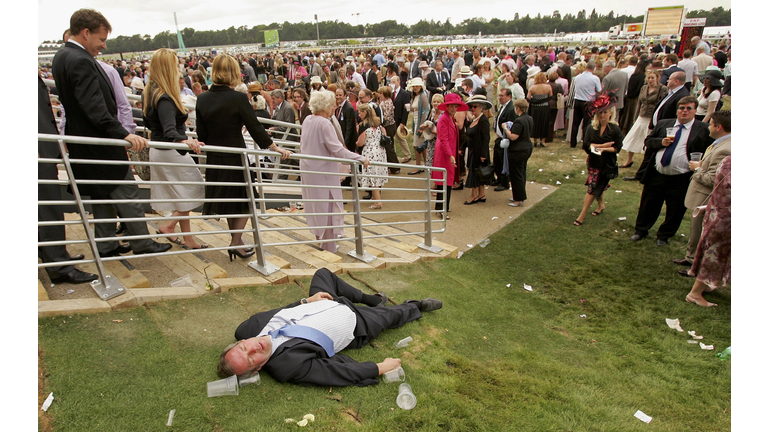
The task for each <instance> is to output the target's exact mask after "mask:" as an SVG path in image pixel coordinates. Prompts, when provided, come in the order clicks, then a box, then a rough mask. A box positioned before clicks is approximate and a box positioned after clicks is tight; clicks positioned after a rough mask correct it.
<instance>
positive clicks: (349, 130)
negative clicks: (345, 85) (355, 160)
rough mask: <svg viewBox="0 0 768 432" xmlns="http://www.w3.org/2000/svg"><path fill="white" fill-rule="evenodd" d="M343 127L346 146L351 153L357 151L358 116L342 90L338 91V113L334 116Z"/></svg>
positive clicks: (342, 131)
mask: <svg viewBox="0 0 768 432" xmlns="http://www.w3.org/2000/svg"><path fill="white" fill-rule="evenodd" d="M334 115H335V116H336V119H337V120H338V121H339V125H341V133H342V135H343V136H344V146H345V147H346V148H347V150H349V151H352V152H353V151H355V150H357V129H356V126H357V125H356V123H355V119H356V115H355V109H354V108H352V104H350V103H349V101H348V100H347V93H346V92H345V91H344V89H342V88H338V89H336V112H335V114H334Z"/></svg>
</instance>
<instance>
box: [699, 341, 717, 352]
mask: <svg viewBox="0 0 768 432" xmlns="http://www.w3.org/2000/svg"><path fill="white" fill-rule="evenodd" d="M699 346H700V347H701V349H703V350H707V351H712V350H713V349H715V346H714V345H704V342H699Z"/></svg>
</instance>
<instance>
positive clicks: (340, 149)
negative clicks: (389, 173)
mask: <svg viewBox="0 0 768 432" xmlns="http://www.w3.org/2000/svg"><path fill="white" fill-rule="evenodd" d="M335 108H336V97H335V96H334V94H333V92H329V91H327V90H316V91H314V92H312V95H311V96H310V98H309V109H310V111H312V115H310V116H309V117H307V118H306V119H305V120H304V125H303V127H302V130H301V142H300V144H301V145H300V147H299V148H300V153H301V154H303V155H312V156H323V157H333V158H342V159H350V160H355V161H358V162H362V163H363V167H365V168H368V158H366V157H363V156H362V155H359V154H357V153H354V152H351V151H349V150H347V148H346V147H344V144H342V142H341V141H340V140H339V136H338V135H337V134H336V130H335V128H334V126H333V123H331V120H330V117H331V115H333V111H334V110H335ZM299 165H300V167H301V170H302V171H321V172H327V173H328V174H309V173H305V172H302V174H301V184H302V185H306V186H321V187H312V188H309V187H307V188H302V189H301V197H302V199H303V200H304V213H305V214H307V215H306V216H305V217H306V219H307V225H308V226H310V227H325V226H340V225H342V224H343V223H344V216H343V215H342V214H341V213H342V212H343V211H344V204H343V202H342V199H343V197H342V194H341V189H338V186H339V183H341V177H339V163H338V162H330V161H319V160H307V159H301V161H300V163H299ZM322 186H327V188H326V187H322ZM308 200H329V201H328V202H312V201H308ZM312 213H337V214H334V215H312ZM310 232H311V233H312V234H314V235H315V237H317V239H318V240H321V239H336V238H338V237H339V236H340V235H342V234H343V233H344V230H343V228H313V229H311V230H310ZM320 247H321V248H322V249H325V250H327V251H329V252H336V250H337V247H336V242H325V243H321V244H320Z"/></svg>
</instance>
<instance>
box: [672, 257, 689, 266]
mask: <svg viewBox="0 0 768 432" xmlns="http://www.w3.org/2000/svg"><path fill="white" fill-rule="evenodd" d="M672 262H673V263H675V264H677V265H681V266H686V267H690V266H692V265H693V263H692V262H690V261H688V260H687V259H685V258H682V259H680V258H675V259H673V260H672Z"/></svg>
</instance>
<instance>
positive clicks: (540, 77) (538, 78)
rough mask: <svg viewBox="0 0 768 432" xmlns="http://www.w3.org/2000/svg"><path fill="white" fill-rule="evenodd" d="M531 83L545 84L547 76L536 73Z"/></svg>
mask: <svg viewBox="0 0 768 432" xmlns="http://www.w3.org/2000/svg"><path fill="white" fill-rule="evenodd" d="M533 83H534V84H546V83H547V75H546V74H545V73H544V72H539V73H537V74H536V76H535V77H533Z"/></svg>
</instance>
